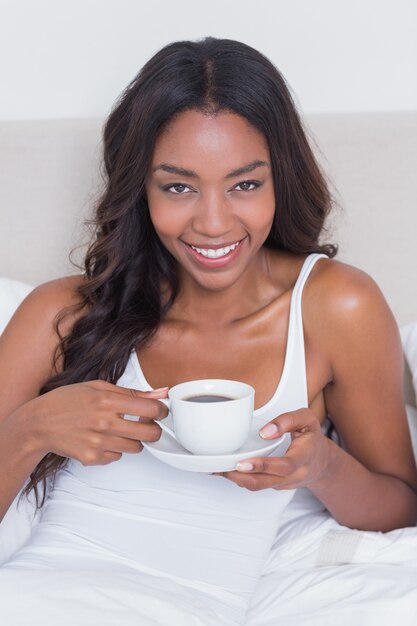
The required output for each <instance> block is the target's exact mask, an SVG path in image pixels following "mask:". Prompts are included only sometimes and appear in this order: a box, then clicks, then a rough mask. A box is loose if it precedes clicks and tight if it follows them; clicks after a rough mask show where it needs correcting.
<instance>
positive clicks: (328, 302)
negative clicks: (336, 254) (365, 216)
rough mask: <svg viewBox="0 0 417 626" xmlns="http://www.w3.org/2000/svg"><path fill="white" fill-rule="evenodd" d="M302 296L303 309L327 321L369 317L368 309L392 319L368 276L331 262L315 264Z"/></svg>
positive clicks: (372, 280) (379, 291) (374, 283)
mask: <svg viewBox="0 0 417 626" xmlns="http://www.w3.org/2000/svg"><path fill="white" fill-rule="evenodd" d="M305 296H306V297H305V303H304V306H305V307H306V308H307V309H308V310H309V311H311V313H319V314H320V315H323V316H324V317H325V318H326V319H329V317H332V318H333V319H334V318H335V317H338V316H340V317H341V319H345V320H347V317H348V315H350V316H353V318H355V317H357V316H359V317H360V316H361V315H365V316H369V314H371V313H372V311H371V309H372V310H374V309H380V310H381V313H382V312H385V313H389V314H390V315H391V316H392V314H391V311H390V309H389V307H388V305H387V303H386V300H385V298H384V296H383V294H382V291H381V289H380V288H379V286H378V285H377V283H376V282H375V280H374V279H373V278H371V276H369V274H367V273H366V272H364V271H363V270H360V269H358V268H356V267H353V266H352V265H348V264H346V263H341V262H340V261H335V260H333V259H320V260H319V261H318V262H317V263H316V265H315V267H314V268H313V271H312V273H311V276H310V278H309V280H308V281H307V284H306V287H305Z"/></svg>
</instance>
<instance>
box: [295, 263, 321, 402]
mask: <svg viewBox="0 0 417 626" xmlns="http://www.w3.org/2000/svg"><path fill="white" fill-rule="evenodd" d="M327 258H328V256H327V255H326V254H318V253H314V254H310V255H309V256H308V257H307V258H306V259H305V261H304V263H303V266H302V268H301V271H300V273H299V275H298V278H297V281H296V283H295V285H294V288H293V292H292V296H291V306H290V318H289V324H288V337H287V354H286V359H288V368H289V372H288V374H289V376H288V378H287V380H288V382H289V385H290V387H294V393H295V394H296V396H297V399H298V402H299V403H300V407H307V406H308V389H307V371H306V358H305V345H304V329H303V313H302V295H303V290H304V285H305V284H306V281H307V279H308V277H309V276H310V273H311V271H312V269H313V267H314V266H315V264H316V263H317V261H318V260H319V259H327ZM288 391H290V395H292V394H291V389H289V390H287V392H288Z"/></svg>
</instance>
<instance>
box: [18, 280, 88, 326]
mask: <svg viewBox="0 0 417 626" xmlns="http://www.w3.org/2000/svg"><path fill="white" fill-rule="evenodd" d="M84 281H85V278H84V275H75V276H64V277H62V278H55V279H54V280H50V281H48V282H46V283H42V284H41V285H38V286H37V287H35V288H34V289H33V290H32V291H31V292H30V293H29V295H28V296H27V297H26V298H25V300H24V301H23V302H22V304H21V305H20V307H19V309H18V313H23V314H25V315H36V316H38V315H39V314H41V315H42V318H43V319H44V320H45V321H47V320H52V319H55V317H56V316H57V315H58V314H59V313H60V312H61V311H63V310H65V309H69V308H71V307H77V305H79V304H80V303H81V301H82V298H81V296H80V293H79V288H80V287H81V285H82V284H83V283H84Z"/></svg>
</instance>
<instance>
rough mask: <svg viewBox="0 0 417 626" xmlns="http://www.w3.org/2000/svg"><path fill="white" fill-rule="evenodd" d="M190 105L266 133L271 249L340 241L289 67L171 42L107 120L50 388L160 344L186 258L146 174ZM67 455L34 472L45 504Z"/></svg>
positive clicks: (108, 370) (321, 248) (119, 369)
mask: <svg viewBox="0 0 417 626" xmlns="http://www.w3.org/2000/svg"><path fill="white" fill-rule="evenodd" d="M190 109H192V110H197V111H202V112H205V113H207V114H213V115H215V114H216V113H217V112H219V111H227V112H234V113H237V114H239V115H241V116H242V117H244V118H246V120H248V121H249V122H250V124H252V125H253V126H254V127H256V128H257V129H258V130H259V131H260V132H261V133H262V134H263V135H264V137H265V138H266V140H267V142H268V146H269V151H270V156H271V166H272V172H273V181H274V189H275V198H276V211H275V218H274V221H273V225H272V228H271V231H270V233H269V235H268V238H267V240H266V242H265V244H264V245H265V246H267V247H268V248H273V249H277V250H286V251H288V252H292V253H294V254H308V253H311V252H324V253H326V254H328V255H329V256H330V257H333V256H334V255H335V254H336V246H334V245H330V244H327V245H321V244H320V243H319V236H320V234H321V232H322V230H323V226H324V221H325V218H326V216H327V214H328V212H329V210H330V208H331V194H330V193H329V190H328V187H327V184H326V181H325V179H324V177H323V175H322V173H321V171H320V169H319V167H318V165H317V163H316V161H315V159H314V156H313V154H312V151H311V149H310V147H309V144H308V141H307V139H306V136H305V134H304V131H303V128H302V124H301V122H300V119H299V116H298V114H297V111H296V108H295V106H294V103H293V100H292V98H291V95H290V92H289V89H288V87H287V85H286V83H285V80H284V78H283V77H282V75H281V74H280V72H279V71H278V70H277V69H276V68H275V67H274V65H273V64H272V63H271V62H270V61H269V60H268V59H267V58H266V57H265V56H263V55H262V54H261V53H260V52H258V51H257V50H255V49H254V48H251V47H250V46H248V45H245V44H243V43H240V42H238V41H233V40H229V39H215V38H213V37H207V38H205V39H202V40H200V41H180V42H175V43H172V44H169V45H167V46H165V47H164V48H162V49H161V50H160V51H159V52H157V53H156V54H155V55H154V56H153V57H152V58H151V59H150V60H149V61H148V62H147V63H146V65H145V66H144V67H143V68H142V69H141V71H140V72H139V74H138V75H137V76H136V77H135V78H134V79H133V81H132V82H131V83H130V84H129V85H128V87H127V88H126V89H125V91H124V92H123V93H122V94H121V96H120V98H119V100H118V101H117V102H116V105H115V107H114V108H113V110H112V112H111V114H110V116H109V118H108V120H107V122H106V124H105V127H104V133H103V144H104V173H105V179H106V180H105V182H106V186H105V190H104V193H103V194H102V197H101V198H100V200H99V201H98V203H97V206H96V214H95V220H94V224H95V233H94V238H93V241H92V243H91V245H90V247H89V249H88V251H87V254H86V258H85V281H83V283H82V284H81V285H80V286H79V287H78V296H79V299H80V305H79V307H80V311H81V312H82V314H81V315H80V316H79V318H78V321H76V323H75V324H74V325H73V327H72V329H71V331H70V333H69V334H68V335H67V336H62V335H61V334H60V332H59V325H60V322H61V321H62V319H63V317H64V316H65V312H62V314H61V315H60V316H59V318H58V320H57V332H58V335H59V337H60V345H59V346H58V350H57V355H58V353H59V355H60V356H61V357H62V359H63V361H62V362H63V367H62V369H61V371H60V373H58V374H57V375H55V376H54V377H53V378H51V379H50V380H49V381H48V382H47V383H46V384H45V385H44V386H43V388H42V389H41V390H40V393H41V394H43V393H46V392H48V391H51V390H52V389H55V388H57V387H60V386H62V385H68V384H72V383H77V382H81V381H88V380H94V379H103V380H106V381H109V382H111V383H115V382H116V381H117V380H118V378H120V376H121V375H122V373H123V371H124V369H125V367H126V365H127V361H128V359H129V355H130V353H131V351H132V349H134V348H140V347H141V346H143V345H145V343H146V342H149V341H150V339H151V338H152V336H153V335H154V333H155V332H156V330H157V329H158V326H159V325H160V323H161V320H162V319H163V317H164V315H166V313H167V312H168V311H169V309H170V307H171V306H172V304H173V302H174V301H175V299H176V297H177V295H178V291H179V278H178V273H177V266H176V261H175V259H174V258H173V256H172V255H171V254H170V253H169V252H168V250H166V248H165V247H164V246H163V245H162V243H161V241H160V240H159V238H158V236H157V234H156V232H155V230H154V228H153V225H152V222H151V220H150V217H149V210H148V205H147V199H146V190H145V178H146V175H147V172H148V168H149V165H150V163H151V158H152V153H153V148H154V145H155V140H156V139H157V137H158V135H159V134H160V133H161V131H162V130H163V129H164V127H165V126H166V125H167V123H168V122H169V121H170V120H172V118H173V116H174V115H175V114H177V113H179V112H181V111H185V110H190ZM162 281H164V284H168V285H169V293H170V297H169V299H168V301H166V300H163V299H162V297H161V290H160V286H161V283H162ZM57 355H56V356H57ZM66 461H67V459H65V458H63V457H60V456H58V455H56V454H53V453H49V454H47V455H46V456H45V457H44V458H43V459H42V460H41V461H40V463H39V464H38V465H37V467H36V468H35V469H34V471H33V472H32V474H31V477H30V481H29V482H28V485H27V487H26V493H29V492H30V491H31V490H32V489H34V491H35V495H36V500H37V503H38V506H42V504H43V501H44V498H45V484H46V483H45V481H46V479H47V478H48V477H52V476H53V475H54V474H55V473H56V472H57V470H59V469H60V468H61V467H63V466H64V464H65V462H66ZM40 484H42V485H43V487H44V489H43V496H42V497H39V492H38V487H39V485H40Z"/></svg>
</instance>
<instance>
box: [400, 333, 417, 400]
mask: <svg viewBox="0 0 417 626" xmlns="http://www.w3.org/2000/svg"><path fill="white" fill-rule="evenodd" d="M400 334H401V341H402V344H403V350H404V356H405V360H406V361H407V364H408V367H409V368H410V372H411V376H412V380H413V388H414V395H415V398H416V404H417V322H412V323H411V324H407V325H406V326H403V327H402V328H400Z"/></svg>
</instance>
